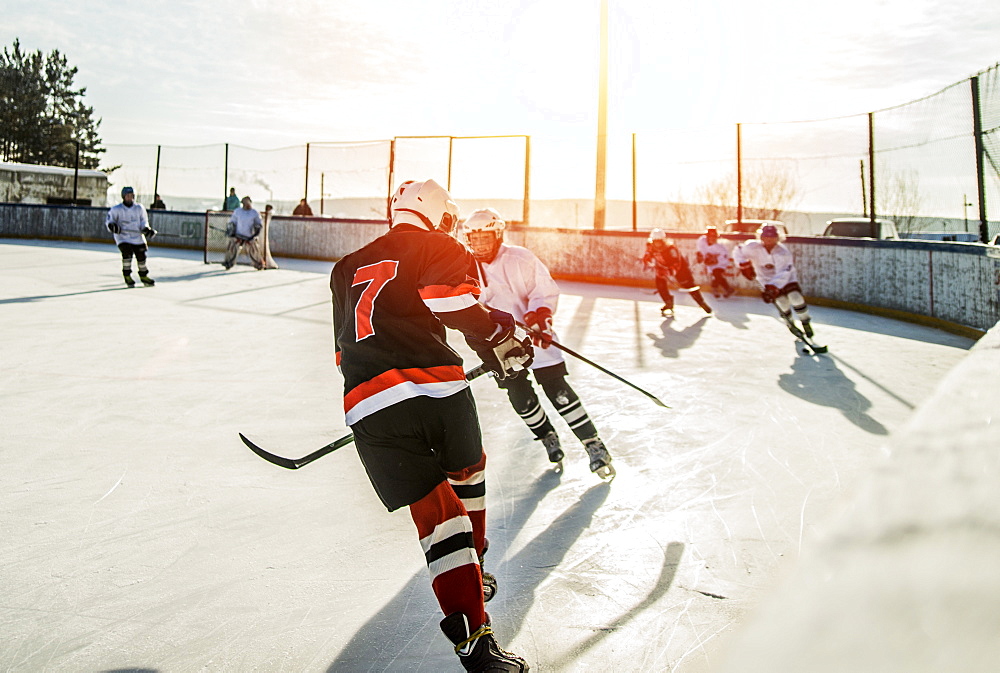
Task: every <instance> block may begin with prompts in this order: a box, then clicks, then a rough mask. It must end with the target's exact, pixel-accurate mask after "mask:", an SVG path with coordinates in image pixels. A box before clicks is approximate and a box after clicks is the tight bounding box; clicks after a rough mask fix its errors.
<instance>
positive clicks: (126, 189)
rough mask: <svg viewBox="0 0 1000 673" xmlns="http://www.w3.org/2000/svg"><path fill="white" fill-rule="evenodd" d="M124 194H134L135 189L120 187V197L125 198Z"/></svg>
mask: <svg viewBox="0 0 1000 673" xmlns="http://www.w3.org/2000/svg"><path fill="white" fill-rule="evenodd" d="M126 194H135V190H134V189H132V188H131V187H122V198H123V199H124V198H125V195H126Z"/></svg>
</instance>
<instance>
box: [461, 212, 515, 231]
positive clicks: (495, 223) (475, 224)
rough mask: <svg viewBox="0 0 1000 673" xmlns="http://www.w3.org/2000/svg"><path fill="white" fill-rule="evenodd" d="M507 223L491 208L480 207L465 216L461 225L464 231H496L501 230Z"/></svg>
mask: <svg viewBox="0 0 1000 673" xmlns="http://www.w3.org/2000/svg"><path fill="white" fill-rule="evenodd" d="M506 226H507V223H506V222H505V221H504V219H503V217H501V215H500V213H498V212H497V211H496V210H494V209H493V208H480V209H479V210H475V211H473V212H472V214H471V215H469V217H467V218H466V220H465V224H464V225H463V227H464V229H465V231H466V232H469V231H497V232H502V231H503V230H504V228H506Z"/></svg>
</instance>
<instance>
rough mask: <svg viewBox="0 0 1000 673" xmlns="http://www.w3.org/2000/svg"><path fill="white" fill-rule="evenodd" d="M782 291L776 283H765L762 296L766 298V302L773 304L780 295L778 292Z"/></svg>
mask: <svg viewBox="0 0 1000 673" xmlns="http://www.w3.org/2000/svg"><path fill="white" fill-rule="evenodd" d="M779 292H781V290H779V289H778V288H777V287H776V286H774V285H765V286H764V291H763V292H761V293H760V298H761V299H763V300H764V303H765V304H771V303H773V302H774V300H775V299H777V297H778V293H779Z"/></svg>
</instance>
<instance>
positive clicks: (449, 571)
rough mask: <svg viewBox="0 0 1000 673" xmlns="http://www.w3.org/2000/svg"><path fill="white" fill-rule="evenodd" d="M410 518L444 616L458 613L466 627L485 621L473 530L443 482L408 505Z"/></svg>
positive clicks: (477, 625)
mask: <svg viewBox="0 0 1000 673" xmlns="http://www.w3.org/2000/svg"><path fill="white" fill-rule="evenodd" d="M410 516H411V517H412V518H413V523H415V524H416V526H417V532H418V534H419V535H420V546H421V547H422V548H423V550H424V558H425V559H426V561H427V569H428V571H429V572H430V576H431V587H432V588H433V589H434V595H435V596H436V597H437V601H438V605H440V606H441V611H442V612H443V613H444V614H445V615H450V614H452V613H454V612H461V613H462V614H464V615H465V616H466V617H468V618H469V626H470V627H471V628H472V629H473V630H474V629H478V628H479V627H480V626H481V625H482V624H483V623H484V622H485V621H486V610H485V609H484V607H483V576H482V571H481V570H480V568H479V558H478V556H477V555H476V548H475V546H474V543H473V526H472V521H471V520H470V518H469V515H468V513H467V512H466V510H465V507H464V506H463V505H462V501H461V500H460V499H459V497H458V496H457V495H456V494H455V490H454V489H453V488H452V486H451V484H449V483H448V482H446V481H442V482H441V483H440V484H438V485H437V486H436V487H435V488H434V490H433V491H431V492H430V493H428V494H427V495H426V496H424V497H423V498H421V499H420V500H418V501H417V502H415V503H413V504H412V505H410Z"/></svg>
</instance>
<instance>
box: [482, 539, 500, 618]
mask: <svg viewBox="0 0 1000 673" xmlns="http://www.w3.org/2000/svg"><path fill="white" fill-rule="evenodd" d="M489 550H490V539H489V538H484V540H483V553H482V554H480V555H479V570H480V571H481V572H482V574H483V602H484V603H489V602H490V601H491V600H492V599H493V597H494V596H496V595H497V578H496V577H494V576H493V573H488V572H486V570H485V569H484V568H483V559H484V558H485V557H486V552H488V551H489Z"/></svg>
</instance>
